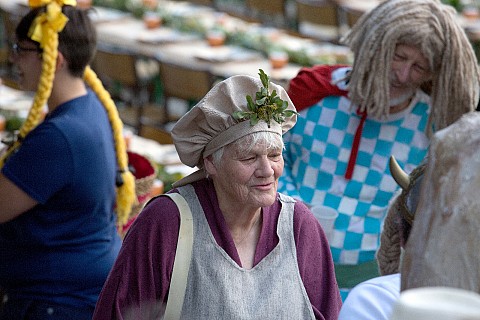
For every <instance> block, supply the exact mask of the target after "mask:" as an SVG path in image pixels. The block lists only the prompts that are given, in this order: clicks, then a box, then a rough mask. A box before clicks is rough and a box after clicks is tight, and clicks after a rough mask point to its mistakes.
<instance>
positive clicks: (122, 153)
mask: <svg viewBox="0 0 480 320" xmlns="http://www.w3.org/2000/svg"><path fill="white" fill-rule="evenodd" d="M84 79H85V81H86V82H87V84H88V85H89V86H90V87H91V88H92V90H93V91H94V92H95V93H96V94H97V97H98V99H99V100H100V101H101V102H102V104H103V105H104V107H105V110H106V111H107V114H108V118H109V120H110V125H111V126H112V132H113V139H114V140H115V148H116V152H117V162H118V167H119V168H120V171H121V176H122V181H123V184H122V185H121V186H119V187H118V188H117V220H118V225H119V226H123V225H124V224H125V223H126V222H127V220H128V216H129V214H130V212H131V210H132V205H133V204H135V203H136V201H137V198H136V195H135V177H134V176H133V174H132V173H131V172H130V171H129V170H128V157H127V151H126V145H125V139H124V138H123V123H122V121H121V120H120V117H119V115H118V110H117V108H116V106H115V103H114V102H113V100H112V98H111V96H110V94H109V93H108V92H107V90H105V88H104V87H103V85H102V82H101V81H100V79H98V77H97V75H96V74H95V72H94V71H93V70H92V69H91V68H90V67H89V66H87V68H86V70H85V75H84Z"/></svg>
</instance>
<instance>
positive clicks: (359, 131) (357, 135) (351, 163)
mask: <svg viewBox="0 0 480 320" xmlns="http://www.w3.org/2000/svg"><path fill="white" fill-rule="evenodd" d="M357 114H358V115H361V116H362V118H361V119H360V123H359V124H358V127H357V131H356V132H355V137H354V138H353V145H352V150H351V151H350V158H349V159H348V165H347V171H346V172H345V179H347V180H350V179H352V176H353V169H354V168H355V163H356V162H357V154H358V148H359V146H360V138H361V137H362V131H363V124H364V123H365V119H367V112H366V111H364V112H360V111H357Z"/></svg>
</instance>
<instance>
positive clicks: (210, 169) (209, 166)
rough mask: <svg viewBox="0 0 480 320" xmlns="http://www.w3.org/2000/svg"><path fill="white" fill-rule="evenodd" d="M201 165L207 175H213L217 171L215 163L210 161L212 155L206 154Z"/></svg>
mask: <svg viewBox="0 0 480 320" xmlns="http://www.w3.org/2000/svg"><path fill="white" fill-rule="evenodd" d="M203 166H204V168H205V171H206V172H207V174H208V175H209V176H213V175H215V174H216V173H217V168H216V167H215V164H214V163H213V161H212V156H208V157H206V158H204V159H203Z"/></svg>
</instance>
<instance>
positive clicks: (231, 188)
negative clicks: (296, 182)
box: [205, 143, 283, 208]
mask: <svg viewBox="0 0 480 320" xmlns="http://www.w3.org/2000/svg"><path fill="white" fill-rule="evenodd" d="M279 145H280V146H279V147H276V148H270V149H267V146H266V144H265V143H256V144H255V145H254V146H253V147H249V148H248V149H247V150H245V149H246V148H242V147H240V145H238V144H231V145H229V146H226V147H225V151H224V154H223V157H222V159H221V160H220V161H219V163H218V164H217V165H216V166H215V165H214V164H213V163H212V162H211V161H210V160H208V159H206V161H205V166H206V169H207V171H208V173H209V175H210V176H211V177H212V179H213V181H214V184H215V189H216V191H217V196H218V199H219V201H220V202H222V201H228V203H229V204H234V205H240V206H243V207H247V206H250V207H252V208H260V207H265V206H269V205H271V204H273V202H274V201H275V199H276V194H277V186H278V178H279V177H280V176H281V174H282V172H283V157H282V147H281V144H279Z"/></svg>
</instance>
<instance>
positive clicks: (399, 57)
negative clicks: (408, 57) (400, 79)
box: [393, 53, 405, 61]
mask: <svg viewBox="0 0 480 320" xmlns="http://www.w3.org/2000/svg"><path fill="white" fill-rule="evenodd" d="M393 60H395V61H403V60H405V57H404V56H401V55H399V54H398V53H395V54H394V55H393Z"/></svg>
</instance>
